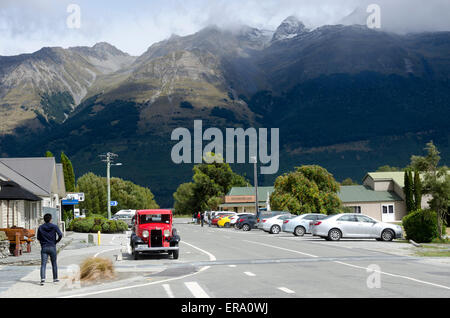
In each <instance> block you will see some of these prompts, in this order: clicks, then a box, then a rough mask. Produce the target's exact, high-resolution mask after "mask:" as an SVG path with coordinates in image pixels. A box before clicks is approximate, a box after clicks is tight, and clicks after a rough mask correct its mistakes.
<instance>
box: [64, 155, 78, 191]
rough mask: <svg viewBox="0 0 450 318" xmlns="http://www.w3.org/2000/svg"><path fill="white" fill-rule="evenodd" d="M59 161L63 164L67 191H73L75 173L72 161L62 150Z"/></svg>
mask: <svg viewBox="0 0 450 318" xmlns="http://www.w3.org/2000/svg"><path fill="white" fill-rule="evenodd" d="M61 163H62V165H63V173H64V185H65V187H66V191H67V192H74V191H75V173H74V171H73V166H72V162H71V161H70V159H69V157H67V156H66V154H65V153H64V152H61Z"/></svg>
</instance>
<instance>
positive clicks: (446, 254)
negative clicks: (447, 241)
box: [416, 250, 450, 257]
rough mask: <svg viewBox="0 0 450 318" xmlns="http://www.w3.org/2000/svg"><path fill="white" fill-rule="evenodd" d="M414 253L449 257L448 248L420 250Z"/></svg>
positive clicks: (425, 255) (424, 255)
mask: <svg viewBox="0 0 450 318" xmlns="http://www.w3.org/2000/svg"><path fill="white" fill-rule="evenodd" d="M416 254H417V255H418V256H423V257H450V250H437V251H436V250H434V251H420V252H416Z"/></svg>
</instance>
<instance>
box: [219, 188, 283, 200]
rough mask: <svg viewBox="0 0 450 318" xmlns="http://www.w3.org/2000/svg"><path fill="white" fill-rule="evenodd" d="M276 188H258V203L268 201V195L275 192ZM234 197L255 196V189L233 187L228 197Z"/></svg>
mask: <svg viewBox="0 0 450 318" xmlns="http://www.w3.org/2000/svg"><path fill="white" fill-rule="evenodd" d="M274 190H275V189H274V187H258V201H264V202H265V201H266V200H267V195H268V194H269V195H270V194H271V193H272V192H273V191H274ZM232 195H255V188H254V187H232V188H231V190H230V192H228V194H227V196H232Z"/></svg>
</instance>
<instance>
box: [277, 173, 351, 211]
mask: <svg viewBox="0 0 450 318" xmlns="http://www.w3.org/2000/svg"><path fill="white" fill-rule="evenodd" d="M338 191H339V183H337V182H336V181H335V180H334V178H333V175H332V174H330V173H329V172H328V171H327V170H326V169H324V168H322V167H320V166H302V167H296V168H295V171H293V172H290V173H285V174H283V175H282V176H279V177H278V178H277V179H276V180H275V191H274V192H273V193H272V194H271V195H270V206H271V208H272V209H273V210H287V211H289V212H291V213H295V214H303V213H323V214H332V213H336V212H338V211H340V210H341V209H342V206H341V201H340V199H339V197H338V196H337V192H338Z"/></svg>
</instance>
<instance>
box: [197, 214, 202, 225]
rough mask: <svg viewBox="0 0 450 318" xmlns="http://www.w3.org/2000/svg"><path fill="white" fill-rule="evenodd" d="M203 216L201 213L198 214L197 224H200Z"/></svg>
mask: <svg viewBox="0 0 450 318" xmlns="http://www.w3.org/2000/svg"><path fill="white" fill-rule="evenodd" d="M201 217H202V215H201V213H200V211H199V212H198V213H197V224H200V219H201Z"/></svg>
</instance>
